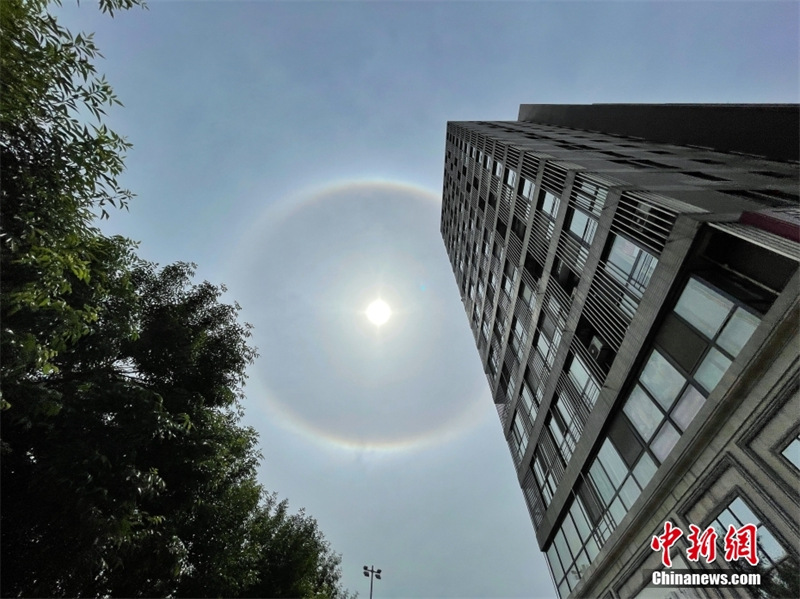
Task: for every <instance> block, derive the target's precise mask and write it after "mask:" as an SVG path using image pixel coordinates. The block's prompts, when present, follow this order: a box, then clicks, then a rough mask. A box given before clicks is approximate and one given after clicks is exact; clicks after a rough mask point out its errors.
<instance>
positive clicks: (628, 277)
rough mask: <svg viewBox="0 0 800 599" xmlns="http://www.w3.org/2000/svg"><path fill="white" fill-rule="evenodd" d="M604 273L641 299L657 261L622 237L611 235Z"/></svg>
mask: <svg viewBox="0 0 800 599" xmlns="http://www.w3.org/2000/svg"><path fill="white" fill-rule="evenodd" d="M609 243H610V249H609V252H608V258H607V259H606V272H608V274H610V275H611V276H612V277H614V278H615V279H616V280H617V281H619V282H620V283H622V285H623V286H624V287H625V288H626V289H627V290H628V291H630V292H631V293H632V294H633V295H634V296H636V297H638V298H641V297H642V295H644V290H645V289H646V288H647V284H648V283H649V282H650V277H651V276H652V275H653V271H654V270H655V269H656V265H657V264H658V260H657V259H656V257H655V256H652V255H651V254H649V253H647V252H646V251H644V250H643V249H641V248H640V247H639V246H637V245H636V244H634V243H632V242H630V241H628V240H627V239H625V238H624V237H620V236H618V235H611V240H610V242H609Z"/></svg>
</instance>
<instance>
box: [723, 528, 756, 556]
mask: <svg viewBox="0 0 800 599" xmlns="http://www.w3.org/2000/svg"><path fill="white" fill-rule="evenodd" d="M756 549H757V537H756V527H755V525H754V524H745V525H744V526H742V527H741V528H740V529H738V530H737V529H736V528H734V526H733V525H732V524H731V525H730V526H729V527H728V532H727V533H726V534H725V561H726V562H732V561H736V560H738V559H746V560H747V562H748V563H749V564H750V565H751V566H755V565H757V564H758V554H757V553H756Z"/></svg>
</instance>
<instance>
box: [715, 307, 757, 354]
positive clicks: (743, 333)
mask: <svg viewBox="0 0 800 599" xmlns="http://www.w3.org/2000/svg"><path fill="white" fill-rule="evenodd" d="M760 322H761V320H760V319H759V318H758V317H757V316H756V315H754V314H750V312H748V311H746V310H743V309H742V308H737V309H736V312H734V313H733V316H732V317H731V319H730V320H729V321H728V324H726V325H725V328H724V329H722V333H721V334H720V336H719V338H718V339H717V345H719V346H720V347H721V348H722V349H724V350H725V351H727V352H728V353H729V354H731V355H732V356H737V355H739V352H740V351H742V348H743V347H744V344H745V343H747V340H748V339H750V336H751V335H752V334H753V331H755V330H756V327H758V323H760Z"/></svg>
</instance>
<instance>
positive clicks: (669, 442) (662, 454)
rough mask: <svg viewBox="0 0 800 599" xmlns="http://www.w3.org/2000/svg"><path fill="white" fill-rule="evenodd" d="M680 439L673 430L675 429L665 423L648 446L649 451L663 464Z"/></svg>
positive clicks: (679, 435) (677, 433)
mask: <svg viewBox="0 0 800 599" xmlns="http://www.w3.org/2000/svg"><path fill="white" fill-rule="evenodd" d="M680 438H681V434H680V433H679V432H678V431H677V430H675V427H674V426H672V425H671V424H670V423H669V422H665V423H664V426H662V427H661V430H660V431H658V433H657V434H656V436H655V438H654V439H653V442H652V443H651V444H650V449H651V450H652V452H653V453H654V454H655V456H656V457H657V458H658V460H659V461H660V462H663V461H664V460H665V459H666V457H667V456H668V455H669V452H670V451H672V448H673V447H675V444H676V443H677V442H678V439H680Z"/></svg>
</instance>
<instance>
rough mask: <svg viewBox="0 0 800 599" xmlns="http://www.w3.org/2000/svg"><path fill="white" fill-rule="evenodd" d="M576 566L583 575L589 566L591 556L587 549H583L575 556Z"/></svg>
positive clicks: (579, 574) (579, 573)
mask: <svg viewBox="0 0 800 599" xmlns="http://www.w3.org/2000/svg"><path fill="white" fill-rule="evenodd" d="M575 567H576V568H577V570H578V576H583V574H584V572H586V569H587V568H588V567H589V556H588V555H586V552H585V551H581V552H580V553H579V554H578V557H577V558H575Z"/></svg>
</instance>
